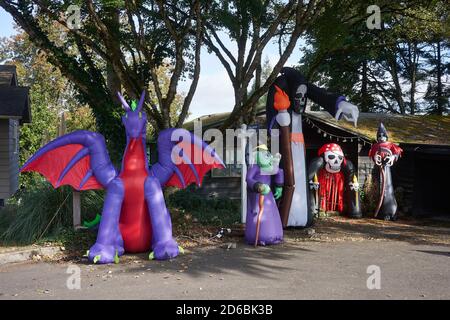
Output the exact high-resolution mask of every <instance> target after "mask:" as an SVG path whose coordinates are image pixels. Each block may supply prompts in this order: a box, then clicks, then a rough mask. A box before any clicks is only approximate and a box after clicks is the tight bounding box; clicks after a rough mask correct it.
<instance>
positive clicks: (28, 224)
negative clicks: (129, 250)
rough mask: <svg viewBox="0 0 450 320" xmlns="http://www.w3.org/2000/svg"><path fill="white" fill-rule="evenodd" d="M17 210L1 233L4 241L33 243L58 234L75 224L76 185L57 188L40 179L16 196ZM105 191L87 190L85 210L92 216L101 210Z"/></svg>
mask: <svg viewBox="0 0 450 320" xmlns="http://www.w3.org/2000/svg"><path fill="white" fill-rule="evenodd" d="M13 203H14V204H11V205H10V206H11V207H12V206H14V209H15V211H16V212H15V214H14V215H13V217H12V219H11V221H9V225H8V227H7V228H6V230H5V231H4V232H3V233H2V234H1V236H0V238H1V240H3V241H6V242H11V243H17V244H29V243H34V242H36V241H38V240H40V239H43V238H44V237H50V238H53V237H57V236H58V235H59V234H62V233H63V232H64V230H65V229H67V228H71V227H72V224H73V222H72V188H70V187H67V186H63V187H60V188H58V189H54V188H53V187H52V185H50V184H49V183H47V182H39V183H37V184H35V185H34V186H33V187H30V188H27V189H23V190H21V191H20V192H18V194H16V195H15V197H14V198H13ZM102 205H103V192H99V191H83V192H82V193H81V212H82V213H83V218H85V219H90V218H93V217H94V216H95V214H96V213H97V212H101V208H102Z"/></svg>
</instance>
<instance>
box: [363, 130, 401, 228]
mask: <svg viewBox="0 0 450 320" xmlns="http://www.w3.org/2000/svg"><path fill="white" fill-rule="evenodd" d="M388 138H389V137H388V134H387V131H386V128H385V127H384V125H383V123H382V122H380V125H379V126H378V131H377V143H375V144H374V145H372V148H371V149H370V151H369V157H370V158H371V159H372V160H373V162H375V166H374V168H373V171H372V177H374V179H375V180H376V181H377V185H378V186H379V189H378V192H379V197H380V198H379V201H378V205H377V208H376V210H375V217H380V218H383V219H384V220H395V218H396V215H395V214H396V213H397V200H396V199H395V195H394V185H393V183H392V175H391V166H392V165H393V164H394V163H395V162H396V161H397V160H398V158H399V157H400V156H401V154H402V152H403V150H402V148H400V147H399V146H397V145H396V144H394V143H392V142H389V141H388Z"/></svg>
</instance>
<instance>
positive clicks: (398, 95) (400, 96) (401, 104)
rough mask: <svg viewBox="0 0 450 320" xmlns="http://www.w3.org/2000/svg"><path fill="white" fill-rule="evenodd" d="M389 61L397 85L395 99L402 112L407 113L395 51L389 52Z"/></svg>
mask: <svg viewBox="0 0 450 320" xmlns="http://www.w3.org/2000/svg"><path fill="white" fill-rule="evenodd" d="M388 55H389V56H388V62H389V64H390V70H389V71H390V73H391V76H392V80H393V81H394V86H395V100H396V101H397V104H398V107H399V109H400V113H401V114H405V101H404V100H403V93H402V87H401V85H400V80H399V78H398V68H397V61H396V59H395V53H392V52H390V53H388Z"/></svg>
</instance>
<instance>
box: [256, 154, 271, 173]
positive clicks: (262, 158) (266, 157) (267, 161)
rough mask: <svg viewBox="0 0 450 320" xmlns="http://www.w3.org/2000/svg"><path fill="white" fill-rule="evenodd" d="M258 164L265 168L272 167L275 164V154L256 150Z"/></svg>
mask: <svg viewBox="0 0 450 320" xmlns="http://www.w3.org/2000/svg"><path fill="white" fill-rule="evenodd" d="M256 164H257V165H258V166H260V167H261V168H263V169H270V168H272V165H273V156H272V154H271V153H270V152H269V151H258V152H256Z"/></svg>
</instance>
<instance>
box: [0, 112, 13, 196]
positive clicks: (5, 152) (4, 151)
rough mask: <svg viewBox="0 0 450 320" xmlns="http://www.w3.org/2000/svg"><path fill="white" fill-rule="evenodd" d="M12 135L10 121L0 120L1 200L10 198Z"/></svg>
mask: <svg viewBox="0 0 450 320" xmlns="http://www.w3.org/2000/svg"><path fill="white" fill-rule="evenodd" d="M10 143H11V141H10V135H9V119H0V199H6V198H9V196H10V195H11V194H10V184H11V181H10V173H9V162H10V152H9V145H10Z"/></svg>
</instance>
